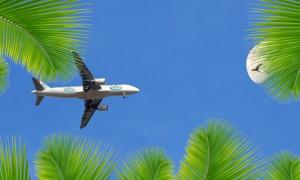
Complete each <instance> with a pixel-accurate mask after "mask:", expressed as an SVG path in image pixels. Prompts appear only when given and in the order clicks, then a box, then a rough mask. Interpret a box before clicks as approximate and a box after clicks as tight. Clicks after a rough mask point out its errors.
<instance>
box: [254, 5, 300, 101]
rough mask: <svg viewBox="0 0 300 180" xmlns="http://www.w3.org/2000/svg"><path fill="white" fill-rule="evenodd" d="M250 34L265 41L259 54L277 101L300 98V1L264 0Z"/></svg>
mask: <svg viewBox="0 0 300 180" xmlns="http://www.w3.org/2000/svg"><path fill="white" fill-rule="evenodd" d="M254 13H255V18H254V22H253V28H252V31H251V32H252V33H251V36H252V38H253V39H254V41H255V42H256V43H257V44H258V43H263V45H262V46H260V47H259V49H260V53H261V54H260V56H261V58H260V59H262V60H263V62H265V63H266V67H265V68H264V69H265V71H266V72H267V74H268V75H269V79H268V81H267V82H266V83H265V87H266V88H267V90H268V91H269V92H270V93H271V94H272V95H273V96H274V97H275V98H276V99H278V100H280V101H288V100H291V99H294V100H299V98H300V53H299V52H300V36H299V34H300V1H298V0H289V1H287V0H261V2H260V3H259V6H258V7H255V8H254Z"/></svg>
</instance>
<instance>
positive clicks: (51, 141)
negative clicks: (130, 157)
mask: <svg viewBox="0 0 300 180" xmlns="http://www.w3.org/2000/svg"><path fill="white" fill-rule="evenodd" d="M112 156H113V153H112V152H111V151H105V150H101V149H100V146H99V145H97V144H96V143H95V142H94V141H91V140H87V139H84V138H81V137H75V136H72V135H65V134H54V135H52V136H49V137H47V138H46V139H45V140H44V142H43V147H42V148H41V149H40V150H39V152H38V153H37V156H36V160H35V167H36V175H37V177H38V178H39V179H42V180H48V179H49V180H53V179H57V180H59V179H64V180H82V179H89V180H94V179H97V180H98V179H108V178H109V176H110V173H111V171H112V170H113V169H114V166H115V165H114V163H113V161H112Z"/></svg>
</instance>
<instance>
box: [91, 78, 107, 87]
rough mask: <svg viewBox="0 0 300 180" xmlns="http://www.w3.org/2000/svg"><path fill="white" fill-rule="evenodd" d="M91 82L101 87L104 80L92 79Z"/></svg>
mask: <svg viewBox="0 0 300 180" xmlns="http://www.w3.org/2000/svg"><path fill="white" fill-rule="evenodd" d="M92 82H93V83H95V84H98V85H102V84H105V78H100V79H94V80H93V81H92Z"/></svg>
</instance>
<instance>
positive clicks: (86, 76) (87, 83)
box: [72, 51, 101, 91]
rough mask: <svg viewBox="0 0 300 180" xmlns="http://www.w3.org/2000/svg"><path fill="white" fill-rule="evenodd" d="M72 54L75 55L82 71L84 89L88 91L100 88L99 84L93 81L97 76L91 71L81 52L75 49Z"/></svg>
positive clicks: (77, 64)
mask: <svg viewBox="0 0 300 180" xmlns="http://www.w3.org/2000/svg"><path fill="white" fill-rule="evenodd" d="M72 54H73V57H74V58H75V63H76V66H77V69H78V71H79V73H80V76H81V79H82V84H83V88H84V90H86V91H87V90H90V89H92V90H98V89H100V88H101V87H100V86H99V85H97V84H95V83H93V82H92V81H93V80H94V79H95V78H94V76H93V74H92V73H91V72H90V70H89V69H88V68H87V67H86V65H85V64H84V62H83V60H82V59H81V57H80V56H79V54H78V53H77V52H75V51H72Z"/></svg>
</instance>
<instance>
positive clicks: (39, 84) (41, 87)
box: [32, 77, 49, 106]
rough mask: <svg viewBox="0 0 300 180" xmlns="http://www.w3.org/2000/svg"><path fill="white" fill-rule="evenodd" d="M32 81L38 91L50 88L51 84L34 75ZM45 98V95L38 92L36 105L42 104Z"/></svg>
mask: <svg viewBox="0 0 300 180" xmlns="http://www.w3.org/2000/svg"><path fill="white" fill-rule="evenodd" d="M32 81H33V84H34V86H35V89H36V91H43V90H45V89H48V88H49V86H47V85H46V84H45V83H44V82H42V81H40V80H38V79H36V78H34V77H33V78H32ZM43 99H44V96H39V95H38V94H37V96H36V100H35V105H36V106H38V105H40V104H41V102H42V101H43Z"/></svg>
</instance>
